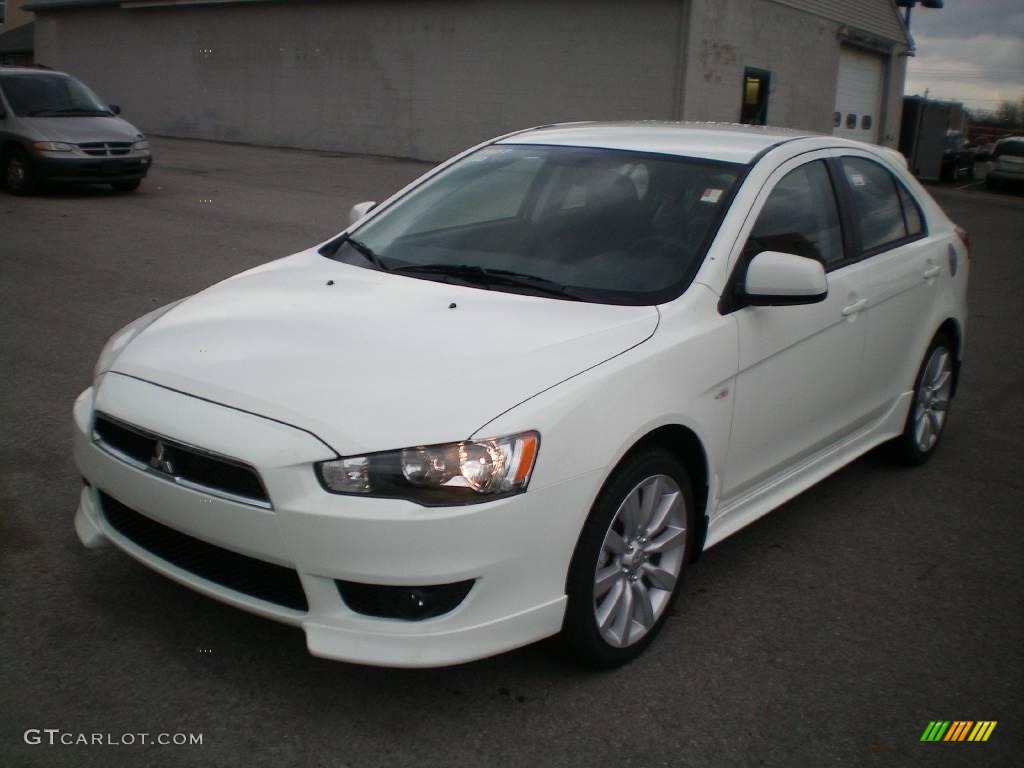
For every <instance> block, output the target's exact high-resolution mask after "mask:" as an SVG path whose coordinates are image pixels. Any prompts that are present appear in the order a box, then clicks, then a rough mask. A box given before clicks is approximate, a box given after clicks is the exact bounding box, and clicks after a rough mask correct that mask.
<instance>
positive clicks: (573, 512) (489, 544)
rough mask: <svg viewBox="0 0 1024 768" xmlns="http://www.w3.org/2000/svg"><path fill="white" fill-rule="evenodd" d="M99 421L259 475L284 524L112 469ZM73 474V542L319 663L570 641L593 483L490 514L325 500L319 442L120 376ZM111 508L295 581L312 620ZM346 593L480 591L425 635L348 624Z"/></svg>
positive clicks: (427, 627) (479, 509)
mask: <svg viewBox="0 0 1024 768" xmlns="http://www.w3.org/2000/svg"><path fill="white" fill-rule="evenodd" d="M95 409H99V410H102V411H103V412H105V413H107V414H109V415H111V416H114V417H116V418H119V419H122V420H123V421H125V422H128V423H131V424H136V425H138V426H143V427H145V428H147V429H149V430H151V431H153V432H156V433H158V434H161V435H164V436H166V437H169V438H173V439H177V440H180V441H183V442H188V443H190V444H192V445H202V446H203V447H205V448H208V449H209V450H211V451H216V452H217V453H220V454H222V455H226V456H233V457H235V458H237V459H239V460H241V461H245V462H246V463H248V464H250V465H252V466H253V467H255V468H256V469H257V470H258V472H259V473H260V476H261V478H262V480H263V482H264V484H265V486H266V489H267V492H268V494H269V496H270V499H271V502H272V506H273V508H272V509H269V510H268V509H261V508H258V507H255V506H250V505H247V504H244V503H239V502H235V501H231V500H228V499H222V498H217V497H215V496H205V495H204V494H202V493H200V492H198V491H195V490H192V489H189V488H187V487H182V486H180V485H176V484H175V483H173V482H168V481H167V480H164V479H162V478H160V477H158V476H154V475H153V473H149V472H144V471H141V470H139V469H137V468H136V467H133V466H131V465H129V464H128V463H126V462H124V461H121V460H120V459H118V458H116V457H114V456H112V455H111V454H110V453H108V452H107V451H105V450H103V449H102V448H101V447H99V446H98V445H97V444H96V443H95V442H94V441H93V439H92V427H91V425H92V418H93V413H94V410H95ZM74 415H75V439H74V443H75V445H74V452H75V460H76V463H77V464H78V467H79V469H80V471H81V473H82V475H83V476H84V477H85V478H86V480H87V481H88V482H89V486H87V487H86V488H85V489H84V490H83V491H82V494H81V499H80V503H79V507H78V511H77V513H76V516H75V527H76V530H77V531H78V535H79V537H80V538H81V540H82V542H83V543H85V544H86V545H88V546H95V545H97V544H99V543H102V542H103V541H104V540H108V541H110V542H113V543H114V544H115V545H116V546H118V547H119V548H120V549H122V550H124V551H125V552H127V553H128V554H129V555H131V556H132V557H134V558H136V559H137V560H140V561H141V562H143V563H144V564H146V565H148V566H149V567H150V568H153V569H154V570H156V571H158V572H160V573H162V574H164V575H165V576H167V577H169V578H171V579H174V580H175V581H178V582H180V583H182V584H185V585H186V586H188V587H191V588H192V589H195V590H197V591H199V592H202V593H204V594H206V595H209V596H210V597H214V598H216V599H218V600H221V601H223V602H225V603H228V604H231V605H234V606H236V607H239V608H242V609H245V610H248V611H251V612H253V613H256V614H259V615H261V616H265V617H267V618H271V619H275V620H278V621H282V622H285V623H288V624H292V625H294V626H298V627H300V628H301V629H302V630H303V631H304V632H305V634H306V642H307V646H308V648H309V651H310V652H311V653H312V654H313V655H316V656H322V657H327V658H332V659H340V660H345V661H353V662H359V663H365V664H378V665H384V666H408V667H415V666H442V665H446V664H455V663H461V662H465V661H471V660H473V659H478V658H482V657H485V656H490V655H493V654H496V653H500V652H502V651H506V650H510V649H512V648H516V647H519V646H522V645H526V644H528V643H531V642H534V641H536V640H540V639H542V638H544V637H547V636H550V635H552V634H555V633H557V632H558V631H559V630H560V629H561V624H562V618H563V613H564V607H565V600H566V597H565V577H566V572H567V569H568V565H569V561H570V559H571V556H572V552H573V549H574V547H575V544H576V539H577V537H578V534H579V530H580V527H581V525H582V521H583V519H584V518H585V516H586V513H587V511H588V510H589V508H590V505H591V503H592V500H593V498H594V496H595V495H596V493H597V491H598V488H599V485H600V477H598V474H597V473H594V474H593V475H586V476H583V477H578V478H574V479H573V480H571V481H568V482H564V483H560V484H555V485H551V486H548V487H545V488H531V489H530V490H529V491H528V492H527V493H524V494H520V495H518V496H514V497H511V498H508V499H503V500H499V501H495V502H492V503H488V504H479V505H473V506H468V507H454V508H425V507H420V506H418V505H416V504H413V503H411V502H406V501H401V500H389V499H362V498H355V497H346V496H336V495H332V494H328V493H325V492H324V491H323V490H322V488H320V485H319V483H318V482H317V480H316V477H315V475H314V472H313V469H312V464H313V463H314V462H316V461H320V460H323V459H327V458H332V456H333V452H332V451H330V449H328V448H327V446H326V445H324V444H323V443H322V442H320V441H319V440H318V439H317V438H315V437H314V436H312V435H311V434H309V433H306V432H303V431H301V430H299V429H295V428H292V427H288V426H286V425H283V424H281V423H279V422H274V421H270V420H267V419H263V418H261V417H258V416H255V415H252V414H248V413H244V412H241V411H236V410H234V409H230V408H226V407H223V406H219V405H216V404H213V403H210V402H207V401H204V400H199V399H197V398H193V397H190V396H187V395H183V394H181V393H178V392H174V391H172V390H168V389H164V388H162V387H158V386H155V385H152V384H147V383H144V382H141V381H138V380H136V379H132V378H129V377H124V376H120V375H118V374H105V375H104V376H103V377H101V380H100V383H99V386H98V390H97V391H94V390H93V389H88V390H86V391H85V392H83V393H82V395H81V396H79V398H78V400H77V401H76V403H75V409H74ZM100 492H102V493H104V494H107V495H108V496H110V497H113V498H114V499H116V500H117V501H118V502H120V503H121V504H123V505H125V506H127V507H129V508H131V509H132V510H134V511H135V512H138V513H139V514H141V515H143V516H145V517H146V518H149V519H151V520H154V521H156V522H158V523H161V524H163V525H164V526H167V527H169V528H172V529H174V530H175V531H180V532H182V533H185V534H187V535H188V536H190V537H194V538H195V539H197V540H199V541H202V542H207V543H209V544H213V545H215V546H217V547H220V548H223V549H225V550H228V551H230V552H234V553H239V554H242V555H245V556H248V557H252V558H256V559H258V560H262V561H264V562H266V563H273V564H275V565H277V566H282V567H283V568H287V569H293V570H294V571H295V573H296V574H297V575H298V579H299V581H300V582H301V586H302V590H303V592H304V593H305V597H306V602H307V603H308V606H309V607H308V610H306V611H301V610H295V609H292V608H287V607H284V606H282V605H278V604H275V603H272V602H267V601H265V600H261V599H258V598H256V597H254V596H252V595H251V594H245V593H243V592H240V591H235V590H233V589H229V588H226V587H224V586H222V585H221V584H218V583H214V582H212V581H209V580H207V579H205V578H203V577H201V576H198V575H197V574H196V573H194V572H192V571H190V570H188V569H185V568H181V567H178V566H176V565H174V564H172V563H170V562H168V561H166V560H164V559H162V558H161V557H159V556H157V555H155V554H154V553H153V552H151V551H148V550H147V549H145V548H143V547H141V546H139V545H138V544H137V543H136V542H135V541H132V540H130V539H129V538H126V537H125V536H123V535H121V534H120V533H119V532H118V531H117V530H115V529H114V527H113V526H112V525H111V522H110V520H109V519H108V518H107V517H105V516H104V513H103V510H102V508H101V502H100ZM335 580H344V581H351V582H359V583H364V584H377V585H395V586H399V585H400V586H416V585H424V586H426V585H439V584H447V583H453V582H459V581H466V580H472V581H473V587H472V589H471V590H470V591H469V593H468V595H467V596H466V597H465V599H464V600H463V601H462V602H461V603H460V604H459V605H458V606H457V607H456V608H455V609H454V610H452V611H451V612H449V613H446V614H444V615H441V616H437V617H435V618H429V619H425V620H421V621H406V620H400V619H392V618H376V617H373V616H367V615H364V614H360V613H357V612H355V611H353V610H351V609H350V608H349V607H348V606H347V605H346V604H345V602H344V600H343V599H342V598H341V596H340V593H339V590H338V588H337V584H336V581H335Z"/></svg>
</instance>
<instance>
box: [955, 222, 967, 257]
mask: <svg viewBox="0 0 1024 768" xmlns="http://www.w3.org/2000/svg"><path fill="white" fill-rule="evenodd" d="M953 231H954V232H956V236H957V237H959V238H960V242H961V243H963V244H964V248H966V249H967V258H971V238H970V237H968V236H967V230H966V229H964V228H963V227H961V226H960V225H959V224H954V225H953Z"/></svg>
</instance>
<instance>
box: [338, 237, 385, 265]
mask: <svg viewBox="0 0 1024 768" xmlns="http://www.w3.org/2000/svg"><path fill="white" fill-rule="evenodd" d="M342 242H345V243H348V244H349V245H351V246H352V247H353V248H355V249H356V250H357V251H359V253H360V254H362V255H363V257H364V258H365V259H366V260H367V261H368V262H370V263H371V264H373V266H375V267H376V268H377V269H379V270H380V271H382V272H390V271H391V267H389V266H388V265H387V264H385V263H384V262H383V261H381V258H380V256H378V255H377V253H376V251H374V250H373V248H371V247H370V246H368V245H367V244H366V243H364V242H363V241H362V240H356V239H355V238H354V237H346V238H345V239H344V240H343V241H342Z"/></svg>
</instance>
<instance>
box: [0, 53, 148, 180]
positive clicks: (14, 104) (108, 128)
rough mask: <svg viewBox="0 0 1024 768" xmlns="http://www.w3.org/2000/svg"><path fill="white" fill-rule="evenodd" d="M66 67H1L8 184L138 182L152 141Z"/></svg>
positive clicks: (2, 159) (2, 160)
mask: <svg viewBox="0 0 1024 768" xmlns="http://www.w3.org/2000/svg"><path fill="white" fill-rule="evenodd" d="M120 111H121V110H120V109H119V108H118V107H117V106H116V105H113V104H109V105H108V104H104V103H103V102H101V101H100V100H99V98H98V97H97V96H96V94H95V93H93V92H92V91H91V90H89V88H88V87H86V86H85V85H84V84H83V83H81V82H80V81H79V80H76V79H75V78H74V77H72V76H71V75H68V74H65V73H63V72H56V71H53V70H50V69H46V68H36V67H0V171H2V174H3V175H2V178H3V180H4V182H5V183H6V184H7V189H8V190H10V191H11V192H13V193H14V194H16V195H28V194H32V193H33V192H35V191H36V190H38V189H39V188H40V186H42V184H44V183H45V182H48V181H52V182H63V183H78V184H110V185H111V186H113V187H114V189H116V190H119V191H122V192H131V191H133V190H135V189H138V186H139V184H141V183H142V179H143V178H145V176H146V173H147V172H148V171H149V167H150V165H151V163H152V156H151V155H150V152H149V142H148V141H146V137H145V136H143V135H142V133H141V132H140V131H139V129H138V128H136V127H135V126H134V125H132V124H131V123H129V122H128V121H127V120H123V119H122V118H120V117H118V115H119V114H120Z"/></svg>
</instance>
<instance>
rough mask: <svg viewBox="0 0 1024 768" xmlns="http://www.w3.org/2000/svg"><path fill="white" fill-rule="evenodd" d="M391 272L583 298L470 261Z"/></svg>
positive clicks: (537, 279)
mask: <svg viewBox="0 0 1024 768" xmlns="http://www.w3.org/2000/svg"><path fill="white" fill-rule="evenodd" d="M391 271H392V272H399V273H401V274H414V275H415V274H420V275H448V276H451V277H456V278H459V279H460V280H465V281H466V282H468V283H471V284H476V285H508V286H516V287H519V288H529V289H531V290H534V291H538V292H540V293H546V294H548V295H550V296H558V297H559V298H562V299H570V300H571V301H585V299H583V298H582V297H581V296H579V295H577V294H576V293H574V292H573V291H572V289H571V288H569V287H568V286H565V285H562V284H561V283H556V282H555V281H554V280H548V279H547V278H544V277H537V276H536V275H527V274H523V273H522V272H513V271H512V270H508V269H487V268H485V267H477V266H473V265H470V264H411V265H409V266H405V267H395V268H394V269H392V270H391Z"/></svg>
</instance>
